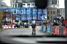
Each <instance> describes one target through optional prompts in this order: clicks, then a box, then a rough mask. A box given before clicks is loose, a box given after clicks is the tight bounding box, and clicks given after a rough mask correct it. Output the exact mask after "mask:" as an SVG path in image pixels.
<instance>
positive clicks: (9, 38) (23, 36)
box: [0, 29, 67, 44]
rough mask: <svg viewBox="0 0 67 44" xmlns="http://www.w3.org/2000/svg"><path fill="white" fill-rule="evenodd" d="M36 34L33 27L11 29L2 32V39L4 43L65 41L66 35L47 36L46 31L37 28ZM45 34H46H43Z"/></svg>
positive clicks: (0, 34)
mask: <svg viewBox="0 0 67 44" xmlns="http://www.w3.org/2000/svg"><path fill="white" fill-rule="evenodd" d="M36 35H39V36H34V37H33V36H32V29H29V30H27V29H10V30H4V31H2V32H0V41H1V42H2V43H12V44H23V43H44V42H55V41H59V42H61V41H65V42H66V40H67V38H64V37H46V35H47V34H46V33H42V32H39V31H38V30H37V32H36ZM42 35H44V36H42Z"/></svg>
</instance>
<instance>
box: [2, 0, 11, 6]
mask: <svg viewBox="0 0 67 44" xmlns="http://www.w3.org/2000/svg"><path fill="white" fill-rule="evenodd" d="M2 2H5V3H6V5H7V6H11V4H10V0H3V1H2Z"/></svg>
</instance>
